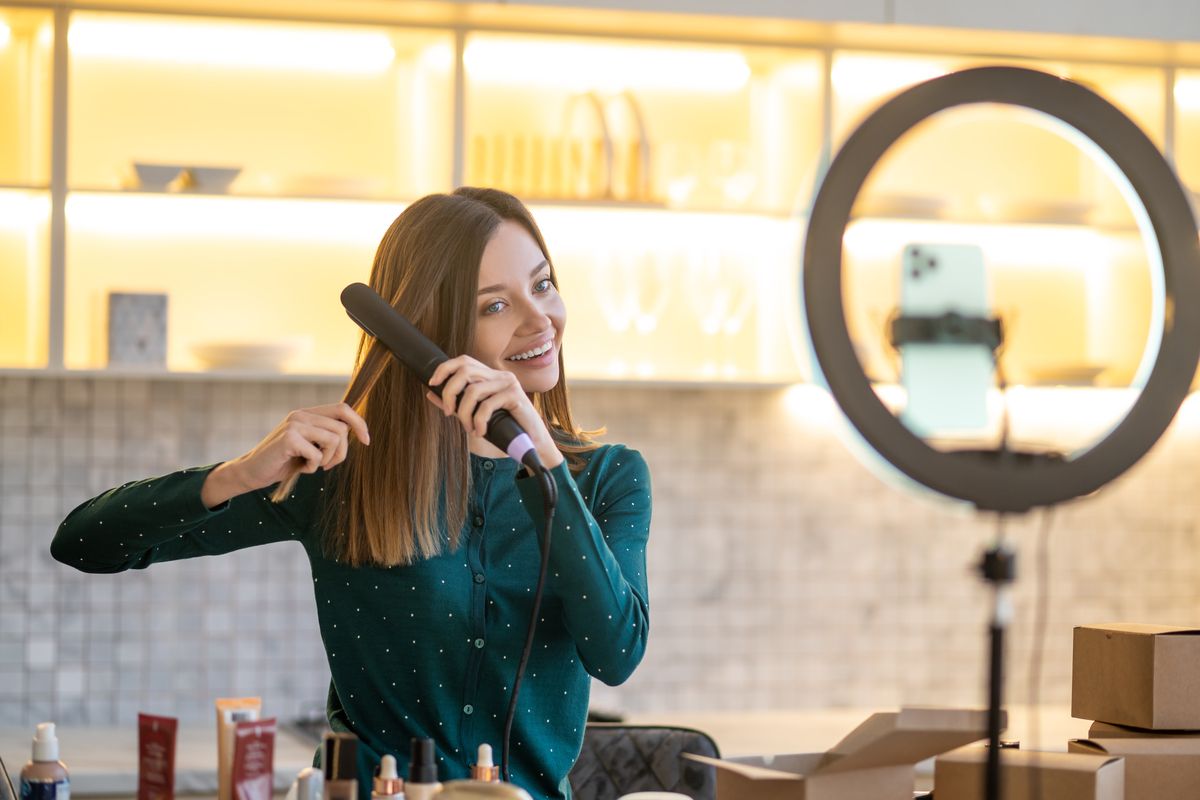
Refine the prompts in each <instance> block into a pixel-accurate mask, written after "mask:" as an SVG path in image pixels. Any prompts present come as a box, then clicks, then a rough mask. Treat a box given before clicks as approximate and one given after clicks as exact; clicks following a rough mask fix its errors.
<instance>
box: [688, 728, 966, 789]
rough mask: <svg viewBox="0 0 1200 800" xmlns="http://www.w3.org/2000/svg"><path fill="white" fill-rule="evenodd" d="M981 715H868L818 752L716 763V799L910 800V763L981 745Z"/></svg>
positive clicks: (713, 760) (698, 758)
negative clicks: (978, 741)
mask: <svg viewBox="0 0 1200 800" xmlns="http://www.w3.org/2000/svg"><path fill="white" fill-rule="evenodd" d="M986 722H987V715H986V713H985V712H983V711H969V710H965V709H939V708H903V709H901V710H900V711H899V712H894V711H893V712H887V713H880V714H873V715H871V716H870V717H869V718H868V719H867V720H866V721H865V722H863V723H862V724H861V725H859V726H858V727H857V728H855V729H854V730H853V731H851V732H850V734H849V735H848V736H846V738H844V739H842V740H841V741H840V742H838V743H837V744H836V745H835V746H834V747H833V748H832V749H831V750H829V751H828V752H825V753H805V754H798V755H782V756H753V757H747V758H727V759H716V758H707V757H704V756H694V755H689V756H687V757H688V758H691V759H694V760H696V761H702V762H704V763H706V764H712V765H713V766H715V767H716V768H717V800H857V798H870V799H871V800H912V796H913V765H915V764H916V763H917V762H918V761H923V760H925V759H927V758H930V757H932V756H935V755H937V754H938V753H944V752H946V751H947V750H952V749H954V748H955V747H960V746H962V745H964V744H967V743H969V742H973V741H977V740H979V739H982V738H983V737H984V736H985V735H986V733H985V728H986Z"/></svg>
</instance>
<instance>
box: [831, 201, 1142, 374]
mask: <svg viewBox="0 0 1200 800" xmlns="http://www.w3.org/2000/svg"><path fill="white" fill-rule="evenodd" d="M921 242H929V243H943V242H946V243H961V244H976V245H978V246H979V247H980V248H981V249H982V250H983V258H984V264H985V265H986V267H987V270H988V282H989V294H990V298H991V306H992V309H993V312H994V313H995V314H996V315H997V316H999V317H1000V318H1001V319H1002V320H1003V321H1004V326H1005V328H1004V335H1005V344H1004V350H1003V352H1002V359H1003V361H1002V363H1003V366H1004V371H1005V374H1006V377H1007V379H1008V381H1009V383H1011V384H1043V383H1058V382H1064V381H1065V382H1067V383H1071V384H1077V385H1098V386H1115V387H1119V386H1127V385H1129V382H1130V380H1131V379H1132V378H1133V376H1134V373H1135V371H1136V369H1137V367H1138V363H1139V360H1140V358H1141V356H1142V352H1143V350H1144V349H1145V347H1146V341H1147V337H1148V333H1149V329H1150V324H1151V277H1150V272H1149V267H1148V262H1147V259H1146V254H1145V250H1144V247H1143V241H1142V237H1141V236H1140V234H1139V233H1138V232H1137V231H1136V230H1133V231H1126V230H1108V231H1103V230H1099V229H1096V228H1093V227H1089V226H1084V225H1041V224H1004V225H1000V224H990V225H989V224H973V223H962V222H949V221H945V222H939V221H923V220H895V219H860V220H857V221H855V222H852V223H851V224H850V226H848V227H847V229H846V237H845V250H844V253H845V259H846V260H845V264H844V266H843V273H842V277H843V281H844V284H843V302H844V304H845V308H846V321H847V327H848V330H849V332H850V335H851V338H852V339H853V341H854V342H855V347H856V350H857V351H858V354H859V359H860V361H861V362H862V364H863V367H864V369H865V371H866V372H867V374H868V375H869V376H870V377H871V378H872V380H874V381H876V382H879V383H885V384H886V383H895V382H897V380H898V379H899V356H898V355H897V354H896V353H895V351H894V350H893V349H892V347H891V345H890V344H889V343H888V341H887V331H888V326H889V322H890V320H891V318H892V317H893V316H894V315H895V314H896V313H897V311H898V308H899V305H900V264H901V253H902V251H903V249H904V248H905V247H906V246H907V245H909V244H913V243H921Z"/></svg>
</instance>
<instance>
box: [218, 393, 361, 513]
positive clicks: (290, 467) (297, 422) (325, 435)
mask: <svg viewBox="0 0 1200 800" xmlns="http://www.w3.org/2000/svg"><path fill="white" fill-rule="evenodd" d="M351 431H353V432H354V436H355V438H357V439H358V441H360V442H362V443H363V444H366V445H369V444H370V443H371V436H370V434H369V433H368V431H367V423H366V422H365V421H364V420H363V418H362V417H360V416H359V415H358V413H357V412H356V411H355V410H354V409H353V408H351V407H350V406H349V405H348V404H346V403H334V404H332V405H326V406H314V407H312V408H302V409H297V410H296V411H292V412H290V413H289V414H288V415H287V416H286V417H284V418H283V421H282V422H280V423H279V425H277V426H276V427H275V430H273V431H271V432H270V433H269V434H267V436H266V437H265V438H264V439H263V440H262V441H261V442H259V443H258V444H257V445H255V446H254V448H253V449H252V450H250V452H248V453H246V454H244V455H242V456H239V457H238V458H235V459H234V460H232V461H226V462H225V463H224V464H221V465H220V466H218V467H217V468H216V469H214V470H213V471H212V472H210V473H209V475H208V478H207V479H206V480H205V482H204V487H203V488H202V489H201V493H200V499H201V500H202V501H203V503H204V505H205V506H206V507H208V508H213V507H214V506H218V505H220V504H221V503H224V502H225V501H226V500H228V499H229V498H231V497H236V496H237V495H239V494H244V493H246V492H250V491H254V490H255V489H264V488H266V487H268V486H271V485H272V484H276V483H279V482H280V481H284V480H287V479H288V478H290V477H292V476H293V475H294V474H296V473H297V472H305V473H310V474H311V473H313V472H316V471H317V470H318V469H331V468H333V467H335V466H337V465H338V464H340V463H342V461H344V460H345V459H346V452H347V451H348V449H349V446H350V432H351Z"/></svg>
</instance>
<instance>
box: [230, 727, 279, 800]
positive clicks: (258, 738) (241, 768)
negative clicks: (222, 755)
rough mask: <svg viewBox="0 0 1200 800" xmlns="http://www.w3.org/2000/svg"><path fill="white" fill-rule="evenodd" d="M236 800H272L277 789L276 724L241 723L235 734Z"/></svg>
mask: <svg viewBox="0 0 1200 800" xmlns="http://www.w3.org/2000/svg"><path fill="white" fill-rule="evenodd" d="M232 783H233V797H234V800H271V794H272V792H273V791H274V785H275V720H273V719H262V720H258V721H255V722H239V723H238V724H237V727H236V728H234V731H233V772H232Z"/></svg>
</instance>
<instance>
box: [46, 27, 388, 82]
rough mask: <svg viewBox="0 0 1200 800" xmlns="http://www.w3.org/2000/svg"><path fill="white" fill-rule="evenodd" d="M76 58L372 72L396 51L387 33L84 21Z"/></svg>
mask: <svg viewBox="0 0 1200 800" xmlns="http://www.w3.org/2000/svg"><path fill="white" fill-rule="evenodd" d="M68 42H69V43H70V47H71V52H72V54H74V55H76V56H86V57H93V58H111V59H119V60H139V61H166V62H172V63H176V64H189V65H196V66H210V67H232V68H252V69H279V70H301V71H311V72H340V73H351V74H372V73H379V72H383V71H384V70H386V69H387V68H388V67H389V66H390V65H391V63H392V61H393V60H394V59H395V57H396V51H395V49H394V48H393V47H392V43H391V41H390V40H389V39H388V37H387V35H386V34H383V33H380V32H377V31H362V30H334V31H331V30H316V29H310V28H301V27H283V26H278V27H266V26H262V25H248V24H236V23H216V22H197V21H187V22H149V21H133V20H102V19H81V20H78V21H76V22H74V23H73V24H72V25H71V30H70V34H69V38H68Z"/></svg>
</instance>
